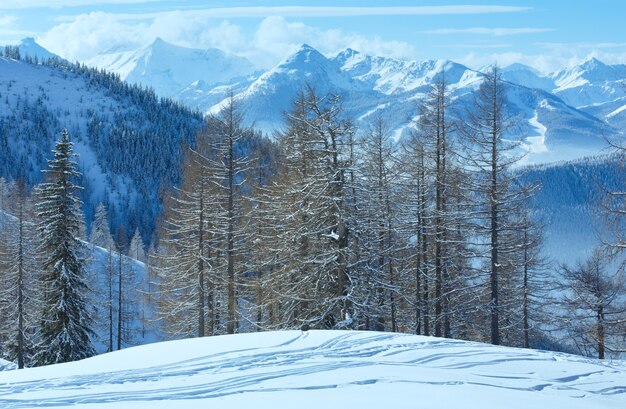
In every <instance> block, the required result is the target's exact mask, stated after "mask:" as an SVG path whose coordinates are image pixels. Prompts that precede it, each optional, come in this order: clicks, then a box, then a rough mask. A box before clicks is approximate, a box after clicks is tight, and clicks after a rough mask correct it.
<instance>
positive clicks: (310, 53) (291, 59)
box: [279, 44, 328, 66]
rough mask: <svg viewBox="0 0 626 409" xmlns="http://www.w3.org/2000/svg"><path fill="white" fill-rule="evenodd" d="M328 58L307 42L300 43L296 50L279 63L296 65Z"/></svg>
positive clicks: (322, 61) (319, 61)
mask: <svg viewBox="0 0 626 409" xmlns="http://www.w3.org/2000/svg"><path fill="white" fill-rule="evenodd" d="M326 61H328V59H327V58H326V57H325V56H324V55H323V54H322V53H320V52H319V51H317V50H316V49H315V48H313V47H311V46H310V45H308V44H300V46H298V48H297V49H296V51H295V52H294V53H293V54H291V55H290V56H288V57H287V58H286V59H285V60H283V61H282V62H281V63H280V64H279V65H296V66H301V65H302V64H308V63H311V62H317V63H324V62H326Z"/></svg>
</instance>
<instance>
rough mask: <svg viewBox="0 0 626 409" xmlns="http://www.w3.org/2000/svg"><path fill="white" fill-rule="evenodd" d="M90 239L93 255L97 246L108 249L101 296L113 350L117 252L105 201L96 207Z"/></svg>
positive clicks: (108, 342) (108, 343)
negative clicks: (114, 263) (114, 255)
mask: <svg viewBox="0 0 626 409" xmlns="http://www.w3.org/2000/svg"><path fill="white" fill-rule="evenodd" d="M89 240H90V242H91V245H92V256H93V253H94V249H95V246H98V247H101V248H103V249H105V250H106V259H105V260H104V277H102V278H103V279H104V280H105V282H104V283H103V284H104V285H102V286H101V287H100V288H101V294H100V297H99V298H100V301H101V302H102V304H103V307H104V309H105V310H106V313H105V315H106V319H105V320H103V321H106V332H107V335H108V336H107V341H106V343H107V351H108V352H111V351H113V340H114V336H113V334H114V327H115V319H114V311H115V300H114V294H115V291H114V290H115V289H114V286H115V284H114V283H115V279H114V275H113V271H114V267H113V253H114V252H115V243H114V241H113V236H112V235H111V229H110V228H109V217H108V212H107V208H106V207H105V205H104V203H99V204H98V206H97V207H96V214H95V216H94V220H93V223H92V224H91V234H90V236H89ZM102 278H101V279H102Z"/></svg>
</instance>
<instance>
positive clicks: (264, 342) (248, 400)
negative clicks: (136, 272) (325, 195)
mask: <svg viewBox="0 0 626 409" xmlns="http://www.w3.org/2000/svg"><path fill="white" fill-rule="evenodd" d="M44 406H45V407H72V408H82V409H85V408H131V409H135V408H150V409H160V408H186V409H189V408H203V409H204V408H219V409H226V408H249V407H254V408H257V409H263V408H273V409H279V408H446V409H448V408H464V409H471V408H477V409H488V408H512V409H513V408H551V409H558V408H563V409H576V408H581V409H583V408H584V409H592V408H594V409H595V408H624V407H626V363H624V362H623V361H618V362H601V361H597V360H593V359H586V358H582V357H578V356H572V355H567V354H559V353H552V352H543V351H534V350H523V349H515V348H505V347H496V346H491V345H485V344H479V343H472V342H464V341H457V340H446V339H439V338H432V337H422V336H415V335H401V334H390V333H376V332H346V331H309V332H304V333H303V332H301V331H284V332H267V333H254V334H242V335H231V336H221V337H211V338H202V339H189V340H184V341H173V342H165V343H159V344H152V345H147V346H142V347H136V348H130V349H126V350H122V351H119V352H114V353H110V354H105V355H100V356H98V357H95V358H91V359H87V360H84V361H81V362H75V363H69V364H62V365H55V366H51V367H43V368H35V369H27V370H22V371H8V372H3V373H0V407H2V408H5V409H9V408H34V407H44Z"/></svg>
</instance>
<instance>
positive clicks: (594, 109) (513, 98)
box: [88, 39, 626, 163]
mask: <svg viewBox="0 0 626 409" xmlns="http://www.w3.org/2000/svg"><path fill="white" fill-rule="evenodd" d="M88 65H91V66H98V67H102V68H106V69H108V70H111V71H113V72H116V73H118V74H120V75H121V77H122V79H125V80H127V81H129V82H133V83H141V84H143V85H149V86H151V87H153V88H154V89H155V91H156V92H157V94H158V95H161V96H169V97H172V98H174V99H176V100H177V101H180V102H182V103H184V104H186V105H188V106H190V107H192V108H197V109H199V110H201V111H202V112H209V113H216V112H218V111H219V110H220V109H221V107H222V106H223V103H224V100H225V99H226V97H227V96H228V94H229V93H230V92H232V93H234V94H235V95H237V96H238V98H240V99H241V101H242V105H243V107H244V111H245V115H246V119H247V120H248V121H249V123H254V125H255V127H256V128H257V129H260V130H262V131H264V132H265V133H267V134H272V133H273V132H274V131H275V130H277V129H280V128H281V126H282V125H283V118H284V112H285V111H287V110H289V109H290V104H291V101H292V100H293V98H294V97H295V95H296V94H297V93H298V92H299V91H300V90H301V89H302V88H303V87H304V86H305V85H306V84H308V85H310V86H312V87H313V88H314V89H315V90H316V92H317V93H318V94H320V95H324V94H326V93H329V92H333V93H337V94H339V95H341V96H342V98H343V102H344V108H345V110H346V114H347V115H348V116H349V117H350V118H352V119H353V120H354V121H355V122H357V124H358V123H365V122H367V121H368V120H369V118H371V117H372V115H373V114H375V113H381V114H382V115H383V116H384V118H385V119H386V121H387V122H388V124H389V125H390V127H391V128H392V129H393V130H394V132H395V135H396V137H397V138H400V137H401V135H402V134H403V133H404V131H405V130H406V129H407V128H409V127H410V126H411V124H412V121H414V120H415V119H416V113H417V106H418V103H419V101H420V99H422V98H423V97H424V95H425V92H426V91H427V90H428V89H429V87H430V86H431V85H432V84H433V83H434V82H435V81H436V80H437V78H439V76H440V75H442V73H443V74H444V75H445V78H446V83H447V84H448V87H449V90H450V92H451V96H452V100H453V112H454V114H455V115H456V116H458V117H462V116H463V114H464V112H467V110H468V108H469V107H470V106H471V103H472V99H473V96H472V95H473V94H474V92H475V91H476V90H477V88H478V87H479V85H480V82H481V81H482V74H481V73H480V72H479V71H476V70H474V69H471V68H469V67H466V66H464V65H462V64H458V63H455V62H453V61H447V60H426V61H404V60H398V59H394V58H385V57H380V56H370V55H365V54H362V53H359V52H358V51H356V50H353V49H350V48H348V49H346V50H344V51H342V52H340V53H338V54H337V55H335V56H325V55H323V54H322V53H320V52H319V51H317V50H315V49H314V48H313V47H311V46H309V45H306V44H303V45H301V46H300V47H299V48H298V49H297V50H296V51H295V52H294V53H293V54H291V55H289V56H287V57H286V58H285V59H283V60H282V61H281V62H280V63H279V64H277V65H276V66H275V67H273V68H271V69H269V70H267V71H266V72H255V71H254V67H253V65H252V63H251V62H250V61H248V60H246V59H245V58H242V57H237V56H233V55H229V54H226V53H223V52H221V51H219V50H193V49H189V48H183V47H178V46H175V45H172V44H168V43H166V42H165V41H163V40H161V39H156V40H155V41H154V42H153V43H152V44H150V45H148V46H146V47H143V48H141V49H139V50H135V51H129V50H112V51H111V52H109V53H105V54H103V55H101V56H98V57H96V58H94V59H92V60H90V61H89V62H88ZM502 75H503V79H504V80H505V81H507V82H508V85H507V88H508V91H507V92H508V97H509V102H510V104H509V106H508V112H507V114H508V115H509V116H510V117H512V118H513V119H514V122H515V124H514V126H513V127H512V128H511V131H510V136H511V137H514V138H518V139H521V140H522V141H523V142H524V145H525V146H526V148H527V150H528V151H529V152H530V155H528V156H527V158H526V159H525V160H526V162H527V163H544V162H551V161H555V160H561V159H575V158H578V157H581V156H585V155H590V154H595V153H598V152H599V151H600V150H601V149H602V148H603V147H604V146H605V145H606V144H605V142H604V138H606V137H615V135H618V134H619V130H620V129H623V128H625V127H626V66H625V65H606V64H604V63H602V62H601V61H599V60H597V59H588V60H586V61H583V62H582V63H581V64H579V65H576V66H574V67H570V68H567V69H564V70H561V71H559V72H556V73H552V74H548V75H544V74H542V73H540V72H538V71H537V70H535V69H533V68H531V67H529V66H526V65H523V64H513V65H510V66H507V67H504V68H502Z"/></svg>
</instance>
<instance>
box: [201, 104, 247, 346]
mask: <svg viewBox="0 0 626 409" xmlns="http://www.w3.org/2000/svg"><path fill="white" fill-rule="evenodd" d="M209 124H210V125H209V126H210V129H209V130H208V132H209V133H210V134H211V138H212V149H213V152H214V155H215V162H216V169H217V170H218V172H217V174H216V175H215V179H214V181H216V182H217V184H216V185H214V188H218V189H219V190H220V191H221V195H222V197H223V199H222V200H221V201H219V205H220V208H221V210H218V212H219V213H220V214H221V217H220V219H219V220H218V223H216V225H215V227H216V230H217V231H218V233H217V234H218V235H219V236H222V237H223V238H224V243H225V245H224V248H225V258H226V260H225V266H226V276H225V277H224V281H225V286H226V295H227V301H226V302H227V306H226V332H227V333H228V334H234V333H235V332H236V331H237V328H238V320H239V313H238V311H237V309H238V303H237V299H238V294H237V291H238V283H239V278H240V275H241V274H242V273H243V270H244V263H243V259H242V258H243V255H244V245H245V241H246V229H245V228H244V226H243V223H242V222H243V221H244V220H245V217H244V215H243V214H242V212H243V209H244V208H245V206H244V204H243V201H244V196H243V195H242V194H241V187H242V185H243V184H244V183H245V177H246V170H247V168H248V166H249V164H250V158H249V157H247V156H246V155H244V154H242V152H241V151H240V150H239V149H238V146H240V144H241V143H242V141H243V140H244V139H245V138H248V137H249V136H250V135H251V134H252V130H251V129H250V128H248V127H246V126H244V120H243V113H242V112H241V108H240V106H239V101H238V100H237V98H236V97H235V96H234V95H233V94H232V93H231V94H230V96H229V97H228V99H227V101H226V104H225V106H224V107H223V108H222V110H221V111H220V113H219V114H218V115H217V116H215V117H213V118H211V119H210V121H209ZM219 230H221V231H219Z"/></svg>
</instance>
